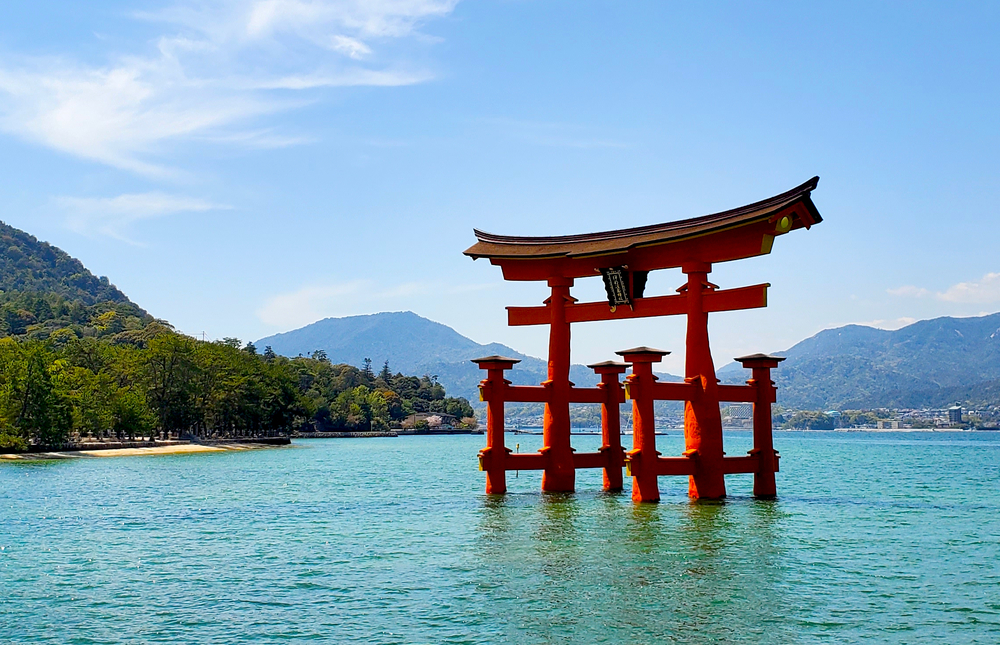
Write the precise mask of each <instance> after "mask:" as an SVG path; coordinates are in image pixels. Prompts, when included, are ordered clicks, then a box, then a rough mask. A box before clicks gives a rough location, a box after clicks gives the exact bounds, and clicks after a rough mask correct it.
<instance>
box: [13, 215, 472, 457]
mask: <svg viewBox="0 0 1000 645" xmlns="http://www.w3.org/2000/svg"><path fill="white" fill-rule="evenodd" d="M0 226H2V229H0V231H2V237H3V245H2V246H0V285H3V289H4V291H3V292H2V293H0V336H2V338H0V449H3V450H12V449H13V450H24V449H27V448H28V447H29V446H31V445H45V446H54V445H60V444H62V443H63V442H65V441H66V440H67V439H70V438H75V439H77V440H81V439H107V438H116V439H126V438H128V439H131V438H136V437H146V438H150V437H163V438H166V437H178V436H184V435H194V436H198V437H217V438H230V437H241V436H262V435H265V436H269V435H274V434H287V433H289V432H291V431H293V430H312V429H317V430H380V429H385V428H388V427H389V426H390V424H392V423H393V422H395V421H399V420H401V419H403V418H404V417H405V416H406V415H408V414H410V413H413V412H446V413H448V414H452V415H455V416H456V417H459V418H466V420H467V422H468V423H475V420H474V419H471V418H470V417H472V416H473V414H474V413H473V410H472V408H471V406H470V405H469V403H468V401H466V400H465V399H456V398H450V397H448V396H447V395H446V393H445V390H444V388H443V387H442V386H441V385H440V384H439V383H438V382H436V381H435V380H434V379H432V378H429V377H415V376H405V375H403V374H400V373H395V374H394V373H392V372H390V371H389V366H388V364H385V365H383V369H382V370H381V372H380V373H379V374H374V373H373V372H372V370H371V369H370V365H366V367H365V368H364V369H359V368H357V367H352V366H350V365H335V364H333V363H331V361H330V360H328V359H327V358H326V356H325V355H324V354H323V353H322V352H317V353H314V354H312V355H311V356H309V357H296V358H291V359H290V358H285V357H282V356H278V355H277V354H275V353H274V352H273V351H270V348H266V350H265V351H264V352H263V353H262V354H258V352H257V348H256V347H255V346H254V345H253V344H252V343H248V344H246V345H244V344H243V343H241V342H240V341H239V340H237V339H235V338H226V339H223V340H221V341H216V342H201V341H198V340H195V339H194V338H191V337H189V336H184V335H183V334H179V333H177V332H176V331H175V330H174V329H173V328H172V327H171V326H170V325H169V324H168V323H166V322H165V321H161V320H154V319H153V318H152V317H151V316H150V315H149V314H147V313H146V312H145V311H143V310H142V309H141V308H140V307H138V306H137V305H135V304H134V303H132V302H131V301H130V300H129V299H128V298H126V297H125V295H124V294H123V293H122V292H120V291H119V290H118V289H116V288H115V287H114V286H112V285H111V284H110V283H109V282H108V280H107V279H106V278H96V277H94V275H93V274H92V273H90V272H89V271H87V270H86V269H85V268H84V267H83V265H82V264H81V263H80V262H79V261H78V260H75V259H73V258H71V257H70V256H68V255H67V254H66V253H64V252H63V251H61V250H59V249H58V248H55V247H53V246H51V245H49V244H46V243H44V242H39V241H38V240H36V239H35V238H34V237H32V236H30V235H28V234H26V233H23V232H22V231H18V230H17V229H13V228H11V227H9V226H6V225H0Z"/></svg>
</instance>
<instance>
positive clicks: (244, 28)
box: [0, 0, 1000, 372]
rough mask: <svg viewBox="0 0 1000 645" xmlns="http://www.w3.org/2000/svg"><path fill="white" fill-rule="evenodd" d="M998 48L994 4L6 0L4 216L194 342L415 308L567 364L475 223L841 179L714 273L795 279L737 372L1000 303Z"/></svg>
mask: <svg viewBox="0 0 1000 645" xmlns="http://www.w3.org/2000/svg"><path fill="white" fill-rule="evenodd" d="M997 33H1000V4H997V3H989V2H982V3H965V2H955V3H920V2H855V3H852V2H825V3H821V2H814V3H792V2H772V3H751V2H713V3H672V2H628V3H622V2H610V1H609V2H555V1H553V2H543V1H540V0H539V1H527V0H525V1H516V0H508V1H490V0H479V1H475V2H472V1H468V0H466V1H461V2H459V1H457V0H369V1H361V0H356V1H332V0H256V1H245V2H237V1H235V0H200V1H194V0H131V1H126V0H117V1H106V2H101V3H82V2H75V1H55V0H33V1H32V2H30V3H29V2H16V3H15V2H8V3H3V4H2V5H0V175H2V177H3V180H2V181H0V220H3V221H5V222H7V223H8V224H10V225H12V226H15V227H17V228H20V229H23V230H26V231H28V232H29V233H31V234H33V235H35V236H36V237H38V238H40V239H42V240H45V241H48V242H51V243H52V244H55V245H56V246H59V247H60V248H62V249H63V250H65V251H66V252H68V253H70V254H71V255H73V256H75V257H77V258H79V259H80V260H81V261H83V263H84V264H85V265H86V266H87V267H88V268H89V269H91V270H92V271H93V272H94V273H96V274H98V275H106V276H108V277H109V278H110V279H111V281H112V282H113V283H115V284H116V285H117V286H118V287H119V288H120V289H122V290H123V291H124V292H125V293H126V294H127V295H128V296H129V297H130V298H131V299H132V300H133V301H135V302H136V303H138V304H139V305H140V306H142V307H144V308H145V309H147V310H148V311H149V312H150V313H151V314H153V315H154V316H156V317H158V318H163V319H166V320H168V321H170V322H171V323H172V324H173V325H175V326H176V327H177V328H178V329H179V330H180V331H183V332H185V333H188V334H191V335H196V336H198V337H201V336H202V334H204V335H205V337H206V338H222V337H238V338H241V339H243V340H244V341H249V340H255V339H258V338H261V337H263V336H266V335H270V334H272V333H276V332H280V331H287V330H290V329H294V328H297V327H301V326H303V325H305V324H308V323H311V322H314V321H316V320H319V319H321V318H325V317H329V316H346V315H355V314H367V313H374V312H379V311H401V310H411V311H414V312H416V313H418V314H420V315H422V316H425V317H427V318H430V319H432V320H436V321H438V322H441V323H444V324H446V325H449V326H451V327H453V328H455V329H456V330H457V331H458V332H460V333H462V334H464V335H466V336H469V337H470V338H472V339H474V340H476V341H479V342H482V343H489V342H502V343H505V344H507V345H510V346H511V347H513V348H515V349H517V350H519V351H522V352H525V353H528V354H533V355H536V356H544V355H545V352H546V346H547V345H546V343H547V340H546V329H545V328H544V327H539V328H535V327H529V328H508V327H507V326H506V315H505V312H504V307H505V306H507V305H533V304H540V303H541V301H542V300H543V299H545V298H546V297H547V295H548V294H547V290H546V287H545V286H544V285H543V284H539V283H510V282H504V281H503V279H502V277H501V275H500V271H499V269H498V268H497V267H493V266H491V265H490V264H489V263H488V262H487V261H484V260H479V261H475V262H474V261H472V260H470V259H469V258H467V257H465V256H464V255H462V251H464V250H465V249H466V248H468V247H469V246H470V245H471V244H473V243H474V242H475V238H474V236H473V233H472V229H473V228H474V227H475V228H478V229H481V230H486V231H490V232H495V233H503V234H511V235H559V234H570V233H582V232H591V231H600V230H607V229H613V228H623V227H630V226H640V225H645V224H652V223H658V222H664V221H670V220H675V219H683V218H687V217H694V216H698V215H703V214H707V213H712V212H717V211H720V210H725V209H728V208H733V207H737V206H741V205H743V204H746V203H750V202H753V201H757V200H760V199H763V198H766V197H769V196H771V195H774V194H777V193H780V192H783V191H785V190H788V189H790V188H792V187H794V186H796V185H798V184H800V183H802V182H803V181H805V180H807V179H809V178H810V177H812V176H814V175H819V177H820V183H819V187H818V189H817V190H816V191H815V192H814V193H813V200H814V202H815V203H816V205H817V207H818V209H819V211H820V213H821V214H822V215H823V217H824V221H823V222H822V223H821V224H820V225H818V226H816V227H814V228H812V229H811V230H809V231H804V230H802V231H795V232H794V233H793V234H791V235H788V236H784V237H781V238H779V239H778V240H776V243H775V245H774V249H773V251H772V253H771V254H770V255H767V256H762V257H758V258H752V259H748V260H743V261H739V262H734V263H728V264H723V265H717V266H716V267H715V270H714V272H713V274H712V277H711V279H712V281H713V282H715V283H716V284H719V285H720V286H721V287H739V286H744V285H748V284H755V283H759V282H769V283H771V285H772V287H771V289H770V292H769V306H768V307H767V308H766V309H762V310H754V311H746V312H728V313H720V314H713V316H712V317H711V322H710V326H711V334H712V342H713V353H714V356H715V361H716V364H717V365H718V366H721V365H723V364H725V363H727V362H728V360H729V359H730V358H731V357H733V356H739V355H742V354H746V353H752V352H758V351H765V352H770V351H780V350H783V349H786V348H788V347H790V346H791V345H793V344H795V343H796V342H798V341H800V340H802V339H804V338H806V337H808V336H811V335H812V334H815V333H816V332H818V331H820V330H822V329H826V328H831V327H837V326H841V325H845V324H850V323H856V324H866V325H872V326H877V327H881V328H885V329H894V328H898V327H900V326H903V325H906V324H908V323H910V322H913V321H915V320H920V319H926V318H933V317H938V316H974V315H980V314H983V313H991V312H995V311H998V310H1000V252H998V249H1000V244H998V243H1000V217H998V213H997V209H996V204H997V203H998V201H1000V172H998V171H1000V119H998V118H997V114H998V113H1000V91H998V89H1000V80H998V79H1000V39H998V38H997V37H996V34H997ZM683 282H684V277H683V276H682V275H681V274H680V272H679V271H676V270H674V271H661V272H655V273H654V274H653V275H651V276H650V282H649V286H648V287H647V294H648V295H659V294H667V293H672V292H673V290H674V289H675V288H676V287H678V286H680V284H682V283H683ZM602 294H603V288H602V286H601V284H600V281H599V279H597V278H595V279H593V280H581V281H578V282H577V286H576V287H575V288H574V295H575V296H577V297H578V298H580V299H581V300H583V301H587V300H599V299H601V298H602ZM683 342H684V339H683V319H680V318H671V319H653V320H639V321H618V322H603V323H586V324H581V325H575V326H574V328H573V359H574V361H579V362H591V361H600V360H607V359H609V358H613V357H614V355H613V352H614V351H615V350H618V349H622V348H626V347H631V346H635V345H650V346H654V347H660V348H663V349H667V350H673V351H674V352H675V353H674V354H673V355H671V356H669V357H667V359H666V360H665V364H664V369H665V370H667V371H674V372H682V371H683V367H682V366H683V351H682V348H683Z"/></svg>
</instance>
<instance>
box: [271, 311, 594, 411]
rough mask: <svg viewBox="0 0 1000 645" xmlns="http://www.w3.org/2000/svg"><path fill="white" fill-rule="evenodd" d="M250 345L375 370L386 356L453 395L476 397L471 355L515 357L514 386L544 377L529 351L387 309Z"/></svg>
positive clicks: (578, 372)
mask: <svg viewBox="0 0 1000 645" xmlns="http://www.w3.org/2000/svg"><path fill="white" fill-rule="evenodd" d="M254 344H255V345H256V346H257V348H258V349H260V350H263V349H264V348H265V347H267V346H270V347H271V349H272V350H274V351H275V352H277V353H278V354H282V355H284V356H298V355H299V354H302V355H303V356H308V355H310V354H312V353H313V352H314V351H316V350H323V351H325V352H326V355H327V358H329V359H330V360H331V361H332V362H334V363H347V364H349V365H357V366H360V365H361V364H362V363H363V362H364V359H365V358H370V359H371V360H372V366H373V369H375V370H376V371H378V370H379V369H380V368H381V367H382V363H383V362H384V361H386V360H388V361H389V367H390V369H391V370H392V371H393V372H403V373H404V374H420V375H423V374H429V375H432V376H437V378H438V381H440V382H441V384H442V385H444V387H445V390H446V391H447V392H448V394H449V395H451V396H464V397H466V398H467V399H469V400H470V401H473V402H475V401H478V400H479V389H478V386H479V381H481V380H482V378H483V374H482V371H481V370H480V369H479V368H478V367H477V366H476V365H475V364H474V363H471V362H469V361H470V360H471V359H473V358H480V357H482V356H491V355H494V354H499V355H501V356H509V357H511V358H518V359H520V360H521V362H520V363H518V364H517V365H515V366H514V369H513V370H511V371H510V372H509V373H508V377H507V378H509V379H510V380H511V381H512V382H513V383H515V384H517V385H537V384H538V383H540V382H542V381H544V380H545V379H546V378H547V375H546V372H547V369H548V368H547V365H546V362H545V361H544V360H542V359H540V358H535V357H534V356H527V355H525V354H522V353H521V352H518V351H517V350H514V349H511V348H510V347H507V346H506V345H501V344H500V343H490V344H489V345H482V344H480V343H477V342H476V341H474V340H472V339H471V338H466V337H465V336H463V335H461V334H459V333H458V332H457V331H455V330H454V329H452V328H451V327H448V326H446V325H442V324H441V323H437V322H434V321H432V320H428V319H426V318H422V317H420V316H418V315H417V314H415V313H413V312H411V311H397V312H386V313H378V314H370V315H367V316H348V317H346V318H326V319H324V320H320V321H318V322H314V323H312V324H311V325H306V326H305V327H302V328H301V329H296V330H294V331H289V332H285V333H283V334H275V335H274V336H268V337H267V338H261V339H260V340H258V341H255V342H254ZM570 379H572V380H573V382H574V383H576V384H577V385H594V384H596V383H597V381H598V379H597V377H596V376H595V375H594V372H593V371H592V370H590V369H588V368H587V367H585V366H583V365H573V366H572V368H571V370H570Z"/></svg>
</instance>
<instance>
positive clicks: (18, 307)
mask: <svg viewBox="0 0 1000 645" xmlns="http://www.w3.org/2000/svg"><path fill="white" fill-rule="evenodd" d="M151 322H153V318H152V316H150V315H149V314H147V313H146V312H145V311H143V310H142V309H140V308H139V307H137V306H136V305H134V304H132V303H131V302H128V301H125V302H113V301H104V302H97V303H94V304H86V303H85V302H84V301H83V300H69V299H67V298H65V297H63V296H61V295H59V294H55V293H45V294H40V293H35V292H29V291H6V292H2V293H0V335H4V336H19V337H27V338H34V339H39V340H44V339H46V338H48V337H49V336H51V335H52V334H54V333H56V332H61V333H63V334H72V335H74V336H76V337H78V338H82V337H95V338H104V337H109V336H115V335H118V334H123V333H125V332H134V331H136V330H141V329H143V328H144V327H145V326H146V325H148V324H149V323H151Z"/></svg>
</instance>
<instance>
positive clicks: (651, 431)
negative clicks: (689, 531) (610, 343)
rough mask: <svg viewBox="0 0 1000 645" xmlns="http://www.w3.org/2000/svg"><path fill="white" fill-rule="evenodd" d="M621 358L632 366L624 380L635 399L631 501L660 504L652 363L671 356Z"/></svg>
mask: <svg viewBox="0 0 1000 645" xmlns="http://www.w3.org/2000/svg"><path fill="white" fill-rule="evenodd" d="M616 353H617V354H620V355H621V356H622V357H623V358H624V359H625V360H626V361H627V362H629V363H631V364H632V374H630V375H629V377H628V378H627V379H626V380H625V388H626V392H628V398H630V399H632V450H630V451H629V453H628V460H629V471H630V472H631V474H632V501H633V502H658V501H660V487H659V485H658V484H657V481H656V477H657V475H658V474H659V473H658V466H659V464H658V461H659V456H660V453H659V452H657V451H656V419H655V416H654V413H653V383H654V382H655V381H656V377H655V376H653V363H659V362H660V361H662V360H663V357H664V356H666V355H667V354H669V353H670V352H665V351H663V350H659V349H652V348H649V347H635V348H633V349H626V350H623V351H620V352H616Z"/></svg>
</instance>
